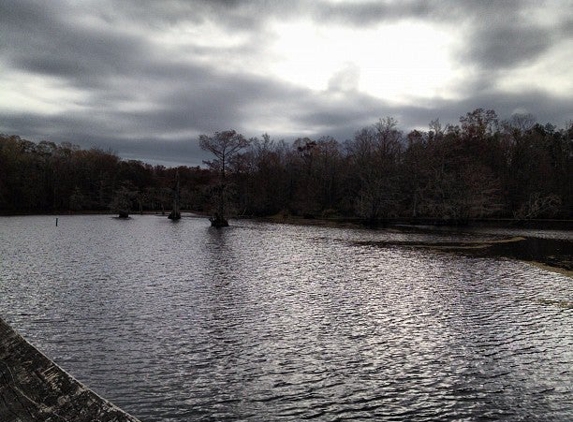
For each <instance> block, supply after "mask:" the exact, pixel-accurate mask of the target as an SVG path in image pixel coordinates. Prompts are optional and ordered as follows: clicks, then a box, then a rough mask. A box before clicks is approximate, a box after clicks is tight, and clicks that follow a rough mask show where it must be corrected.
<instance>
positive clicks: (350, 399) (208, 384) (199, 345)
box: [0, 216, 573, 422]
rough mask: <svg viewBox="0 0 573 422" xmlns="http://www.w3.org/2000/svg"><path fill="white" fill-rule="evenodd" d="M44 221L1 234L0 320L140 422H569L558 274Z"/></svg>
mask: <svg viewBox="0 0 573 422" xmlns="http://www.w3.org/2000/svg"><path fill="white" fill-rule="evenodd" d="M51 223H53V222H52V220H51V218H49V217H26V218H10V219H6V220H2V225H0V256H1V257H2V265H1V266H0V312H2V314H3V316H4V317H5V318H6V319H7V320H8V321H9V322H11V323H12V324H14V325H15V326H16V328H18V329H19V330H20V331H21V332H22V333H24V334H25V335H26V336H27V337H28V338H30V339H31V340H32V341H33V342H34V343H35V344H36V345H38V346H39V347H40V348H41V349H42V350H44V351H45V352H46V353H47V354H48V355H49V356H51V357H52V358H54V359H55V360H56V362H57V363H59V364H61V365H62V366H63V367H65V368H66V369H68V370H69V371H70V372H71V373H72V374H74V375H75V376H76V377H77V378H79V379H81V380H82V381H84V382H86V384H88V385H89V386H90V387H92V388H94V389H95V390H96V391H97V392H99V393H100V394H102V395H104V396H105V397H107V398H109V399H111V400H112V401H114V402H115V403H117V404H118V405H120V406H121V407H123V408H125V409H126V410H127V411H129V412H130V413H133V414H134V415H136V416H138V417H140V418H141V419H142V420H144V421H146V422H152V421H174V422H175V421H215V420H217V421H226V420H228V421H235V420H245V421H259V420H293V421H294V420H313V419H314V420H324V421H330V420H332V421H334V420H364V419H375V420H388V421H392V420H428V421H429V420H478V419H479V420H488V419H491V420H567V419H572V418H573V403H572V402H571V399H570V397H571V395H572V394H573V387H572V386H573V352H572V350H573V347H572V346H573V328H572V327H573V310H571V309H567V308H563V307H560V306H558V304H559V303H562V302H567V301H568V302H571V301H573V285H572V283H571V280H570V279H569V278H566V277H564V276H560V275H557V274H552V273H548V272H545V271H543V270H540V269H537V268H534V267H531V266H529V265H526V264H523V263H520V262H517V261H511V260H508V259H491V258H470V257H461V256H455V255H449V254H443V253H435V252H432V251H428V250H412V249H407V248H400V247H395V246H391V247H384V246H381V245H383V244H384V243H385V242H386V243H388V242H389V241H429V240H431V239H432V236H435V235H432V234H427V233H426V234H420V233H417V234H416V233H398V232H390V231H379V232H371V231H363V230H340V229H330V228H320V227H294V226H277V225H269V224H257V223H251V222H243V221H241V222H236V223H235V224H234V225H233V226H232V227H230V228H229V230H213V229H211V228H209V227H208V224H207V222H206V221H203V220H200V219H183V221H181V222H180V223H179V224H172V223H171V222H170V221H167V219H164V218H159V217H153V216H145V217H136V218H134V219H132V220H130V221H119V220H116V219H112V218H109V217H106V216H90V217H61V218H60V224H59V227H57V228H56V227H55V226H54V225H53V224H51ZM505 234H507V233H505ZM476 235H479V236H491V234H487V235H484V234H476V233H463V234H459V233H455V232H451V231H444V233H442V234H440V235H439V236H440V241H456V240H457V241H459V240H464V241H465V240H471V239H473V238H475V236H476ZM493 235H497V234H496V233H494V234H493ZM550 236H552V237H555V236H557V233H550Z"/></svg>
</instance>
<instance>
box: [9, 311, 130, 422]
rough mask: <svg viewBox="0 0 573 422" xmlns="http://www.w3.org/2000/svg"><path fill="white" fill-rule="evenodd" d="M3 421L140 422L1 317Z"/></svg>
mask: <svg viewBox="0 0 573 422" xmlns="http://www.w3.org/2000/svg"><path fill="white" fill-rule="evenodd" d="M0 421H3V422H32V421H45V422H52V421H53V422H56V421H58V422H59V421H74V422H139V421H138V419H136V418H134V417H133V416H130V415H128V414H127V413H126V412H124V411H122V410H121V409H119V408H118V407H116V406H115V405H113V404H112V403H110V402H109V401H107V400H105V399H103V398H101V397H100V396H98V395H97V394H96V393H94V392H93V391H91V390H89V389H88V388H86V387H85V386H83V385H82V384H81V383H79V382H78V381H76V380H75V379H74V378H73V377H72V376H71V375H69V374H68V373H66V372H65V371H64V370H63V369H61V368H60V367H59V366H57V365H56V364H55V363H54V362H52V361H51V360H50V359H48V358H47V357H46V356H45V355H43V354H42V353H41V352H40V351H39V350H37V349H36V348H35V347H34V346H32V345H31V344H30V343H28V342H27V341H26V340H25V339H24V338H23V337H22V336H20V335H19V334H18V333H17V332H16V331H14V330H13V329H12V328H11V327H10V326H9V325H8V324H6V322H4V321H3V320H2V319H1V318H0Z"/></svg>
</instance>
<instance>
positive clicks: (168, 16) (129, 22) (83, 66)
mask: <svg viewBox="0 0 573 422" xmlns="http://www.w3.org/2000/svg"><path fill="white" fill-rule="evenodd" d="M565 3H566V2H564V3H563V4H565ZM536 4H537V2H533V1H521V0H520V1H517V0H507V1H474V0H443V1H438V0H433V1H431V0H430V1H428V0H409V1H393V2H384V1H370V2H350V1H348V2H336V3H333V2H328V1H326V0H320V1H304V0H292V1H287V2H285V1H282V0H275V1H270V0H267V1H212V0H195V1H191V0H164V1H161V2H158V1H152V0H122V1H113V0H101V1H83V2H75V1H67V0H50V1H39V0H38V1H33V0H0V70H1V71H2V74H3V75H6V78H5V80H6V81H8V80H15V81H16V82H13V83H18V81H20V80H22V81H27V80H28V79H29V78H31V77H36V78H38V77H39V78H45V80H46V81H48V82H50V83H52V84H55V85H57V87H59V88H58V89H61V91H60V94H55V96H54V97H52V98H50V99H51V100H52V101H53V102H54V103H55V104H58V105H60V106H61V107H60V108H61V109H58V110H56V111H54V110H46V111H43V110H42V107H40V106H36V107H35V108H32V107H31V108H29V109H26V106H25V105H21V104H17V107H16V106H15V107H13V108H8V109H7V108H4V109H3V110H2V111H1V112H0V113H1V114H0V132H4V133H10V134H12V133H13V134H18V135H21V136H23V137H27V138H28V139H32V140H37V141H39V140H42V139H50V140H53V141H55V142H62V141H68V142H72V143H75V144H79V145H80V146H82V147H86V148H89V147H102V148H111V149H112V150H115V151H117V152H118V153H119V154H120V155H121V156H123V157H125V158H133V159H142V160H144V161H149V162H172V163H174V164H176V163H183V164H190V165H197V164H200V163H201V160H202V159H203V158H205V157H204V154H203V153H202V152H201V151H200V150H199V148H198V146H197V137H198V135H199V134H201V133H213V132H215V131H219V130H225V129H231V128H233V129H236V130H238V131H240V132H242V133H243V134H245V135H246V136H248V137H251V136H260V135H261V134H262V133H263V132H266V131H269V133H270V135H271V136H272V137H274V138H277V139H280V138H285V139H288V140H291V139H294V138H296V137H298V136H311V137H320V136H324V135H330V136H333V137H335V138H337V139H338V140H340V141H343V140H345V139H348V138H351V137H352V136H353V134H354V133H355V131H357V130H359V129H360V128H362V127H364V126H366V125H369V124H373V123H375V122H376V121H377V120H378V119H379V118H380V117H384V116H394V117H396V118H397V119H399V121H400V126H401V127H402V128H404V129H406V130H407V129H409V128H412V127H422V128H424V127H427V125H428V124H429V122H430V121H431V120H434V119H435V118H440V120H441V121H442V122H443V123H457V122H458V119H459V117H460V115H462V114H464V113H465V112H468V111H471V110H473V109H475V108H477V107H483V108H493V109H496V110H497V111H498V114H499V115H500V116H502V117H509V115H511V113H512V112H513V111H514V110H516V109H526V110H528V111H530V112H532V113H533V114H535V115H536V116H537V118H538V120H540V121H543V122H545V121H552V122H553V123H555V124H557V125H562V124H565V123H566V122H567V121H568V120H570V119H571V118H572V116H571V110H572V109H573V104H572V103H571V101H570V100H569V98H568V97H567V98H553V97H552V96H551V95H550V94H548V93H547V92H541V91H539V90H538V91H534V90H523V91H522V92H521V93H520V94H511V93H507V92H499V91H498V90H497V86H498V83H499V82H498V78H499V77H501V76H503V75H504V72H507V71H509V70H511V69H514V68H516V67H519V66H525V65H527V64H530V63H533V62H535V61H536V60H539V59H540V58H542V57H544V54H546V53H547V52H548V51H549V50H550V49H551V48H554V46H555V45H556V44H557V43H559V42H562V41H564V40H571V39H572V36H573V15H571V12H569V8H563V9H564V10H562V11H559V12H558V13H559V16H560V19H558V20H556V21H555V22H551V21H549V22H544V21H539V22H537V21H535V19H534V18H535V16H532V15H531V12H532V10H534V9H532V8H533V7H536ZM552 4H555V3H552ZM567 14H569V16H567ZM299 18H305V19H306V20H309V21H312V22H314V23H315V24H316V25H321V26H323V27H328V26H329V25H343V26H346V27H349V28H355V29H360V28H365V27H373V26H375V25H379V24H381V23H398V22H401V21H408V22H413V23H423V24H426V25H437V26H438V27H439V28H441V29H442V30H445V31H449V30H452V31H454V30H455V31H458V33H459V34H460V39H459V40H458V41H459V49H458V50H457V52H456V54H457V55H456V59H457V60H458V62H459V63H460V64H461V65H463V66H470V67H471V69H472V72H471V76H468V77H467V78H465V79H464V80H463V81H461V82H460V83H459V86H458V89H459V95H457V96H454V97H455V98H459V99H458V100H455V101H454V100H447V101H446V100H443V99H440V98H435V99H433V100H426V101H424V103H423V104H422V103H420V104H417V103H413V104H410V105H400V106H397V105H391V104H389V103H387V102H385V101H383V100H381V99H377V98H374V97H372V96H369V95H368V94H367V93H363V92H362V93H361V92H358V91H357V86H358V80H359V77H360V72H359V69H357V68H353V67H352V66H348V67H347V68H344V69H342V70H340V69H339V70H337V69H333V71H332V78H331V79H330V83H329V84H328V88H327V90H326V91H312V90H310V89H305V88H303V87H299V86H294V85H292V84H290V83H287V82H284V81H281V80H278V79H277V78H276V77H272V76H270V75H265V74H261V73H260V72H259V73H256V72H252V70H253V69H252V68H249V66H251V67H255V68H256V66H257V60H272V58H271V57H265V56H264V55H263V53H262V51H264V48H265V46H266V45H267V43H268V42H270V41H272V39H273V36H276V35H274V34H273V32H272V29H271V26H272V24H273V23H274V22H283V21H288V20H290V19H293V20H294V19H299ZM208 24H211V25H215V26H216V27H217V28H219V30H220V31H221V32H222V33H223V34H225V36H227V37H230V38H231V39H233V40H235V41H236V42H234V43H232V45H225V44H222V45H217V44H216V43H215V44H213V45H211V44H201V43H199V42H195V41H196V40H195V39H194V38H193V37H191V36H189V35H187V36H188V37H190V38H189V39H186V40H185V42H184V43H181V44H180V45H179V44H177V43H176V42H172V41H173V39H170V40H171V41H165V40H164V39H163V38H162V37H163V36H166V35H169V36H172V37H176V35H174V34H177V33H178V32H177V30H178V29H180V28H183V27H191V28H202V27H201V26H200V25H208ZM175 40H176V38H175ZM397 42H399V40H397ZM374 53H375V52H374ZM249 57H253V61H251V62H249V61H245V60H246V59H248V58H249ZM10 78H12V79H10ZM39 89H42V88H39ZM22 92H24V93H25V92H26V91H25V90H22ZM68 94H70V95H71V96H72V98H73V99H71V100H70V99H69V98H68V97H69V95H68ZM22 95H24V94H22ZM66 98H68V99H66ZM46 107H47V106H46ZM273 130H274V132H273Z"/></svg>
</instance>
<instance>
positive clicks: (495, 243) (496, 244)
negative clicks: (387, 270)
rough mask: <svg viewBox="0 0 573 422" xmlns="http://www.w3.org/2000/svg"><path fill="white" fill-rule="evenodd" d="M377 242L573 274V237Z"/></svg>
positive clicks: (568, 274)
mask: <svg viewBox="0 0 573 422" xmlns="http://www.w3.org/2000/svg"><path fill="white" fill-rule="evenodd" d="M369 243H372V242H369ZM374 243H375V244H376V245H378V246H381V247H389V246H402V247H410V248H423V249H430V250H434V251H436V252H446V253H457V254H462V255H468V256H479V257H492V258H495V257H504V258H510V259H517V260H521V261H527V262H530V263H532V264H534V265H536V266H539V267H542V268H544V269H547V270H551V271H555V272H559V273H561V274H565V275H567V276H569V277H573V242H572V241H570V240H561V239H543V238H533V237H521V236H518V237H508V238H500V239H490V240H476V241H466V242H439V241H438V242H374Z"/></svg>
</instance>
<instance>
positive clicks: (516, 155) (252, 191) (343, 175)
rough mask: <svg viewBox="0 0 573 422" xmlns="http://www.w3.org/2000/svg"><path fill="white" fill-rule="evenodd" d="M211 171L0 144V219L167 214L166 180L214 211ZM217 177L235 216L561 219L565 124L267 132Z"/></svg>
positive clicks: (566, 179) (484, 116)
mask: <svg viewBox="0 0 573 422" xmlns="http://www.w3.org/2000/svg"><path fill="white" fill-rule="evenodd" d="M216 136H217V134H215V137H216ZM202 138H204V139H203V140H208V139H211V138H209V137H207V136H206V135H203V136H202ZM190 142H192V141H190ZM218 164H220V163H219V162H218V161H217V160H214V161H210V162H206V166H205V167H204V168H202V167H185V166H181V167H177V168H166V167H164V166H152V165H150V164H146V163H143V162H141V161H133V160H129V161H126V160H122V159H120V158H119V157H118V156H117V155H116V154H115V153H113V152H111V151H103V150H101V149H95V148H93V149H90V150H85V149H81V148H79V147H78V146H76V145H73V144H69V143H61V144H56V143H53V142H49V141H42V142H39V143H34V142H30V141H27V140H25V139H21V138H20V137H19V136H15V135H0V213H2V214H18V213H68V212H70V213H74V212H88V211H89V212H92V211H98V212H102V211H112V210H113V211H116V210H117V209H120V208H129V210H130V212H143V211H146V212H158V213H159V212H168V211H169V210H170V209H171V206H172V203H173V197H174V194H175V186H176V180H178V181H179V186H180V195H179V196H180V200H181V208H182V209H184V210H190V211H196V212H212V211H213V209H214V207H215V200H214V197H215V196H216V191H217V189H218V186H220V168H218V167H217V165H218ZM224 172H225V173H224V177H225V178H226V184H225V195H226V197H227V201H228V203H229V204H232V205H233V212H234V214H235V215H244V216H269V215H277V214H282V215H293V216H294V215H296V216H304V217H307V218H311V217H356V218H361V219H363V220H364V221H367V222H376V221H384V220H386V219H392V218H408V219H416V218H419V219H433V220H435V221H437V222H440V221H441V222H465V221H468V220H472V219H479V218H487V217H493V218H513V219H517V220H527V219H538V218H564V219H570V218H572V217H573V124H569V125H568V127H566V128H562V129H558V128H557V127H556V126H554V125H552V124H545V125H542V124H539V123H537V122H536V121H535V119H534V118H533V117H532V116H531V115H514V116H512V118H511V119H509V120H505V121H500V120H499V119H498V117H497V115H496V113H495V112H494V111H492V110H484V109H476V110H474V111H472V112H470V113H467V114H466V115H464V116H462V117H461V118H460V120H459V124H456V125H451V124H449V125H445V126H442V125H441V123H440V122H439V120H436V121H433V122H431V123H430V125H429V130H427V131H419V130H413V131H411V132H409V133H404V132H403V131H401V130H400V129H399V128H398V126H397V121H396V120H395V119H393V118H384V119H380V120H379V121H378V122H377V123H375V124H373V125H371V126H368V127H364V128H362V129H360V130H358V131H357V132H356V133H355V135H354V138H353V139H350V140H346V141H344V142H340V141H338V140H336V139H334V138H332V137H328V136H325V137H321V138H318V139H309V138H299V139H297V140H296V141H294V143H288V142H285V141H277V140H273V139H271V137H270V136H268V135H266V134H265V135H263V136H262V137H261V138H252V139H249V140H247V141H246V142H242V143H241V145H240V148H237V149H236V150H234V151H233V154H230V155H229V156H227V157H226V162H224Z"/></svg>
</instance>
